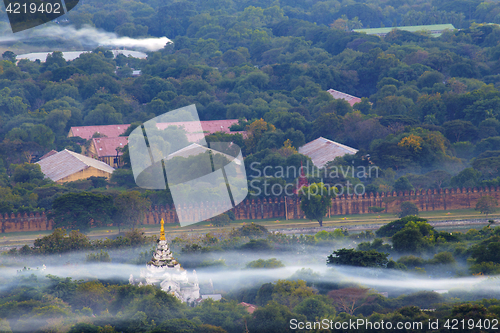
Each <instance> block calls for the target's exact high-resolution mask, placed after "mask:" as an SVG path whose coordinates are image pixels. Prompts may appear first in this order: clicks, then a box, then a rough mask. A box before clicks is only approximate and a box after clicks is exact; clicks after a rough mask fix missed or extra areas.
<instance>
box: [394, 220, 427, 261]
mask: <svg viewBox="0 0 500 333" xmlns="http://www.w3.org/2000/svg"><path fill="white" fill-rule="evenodd" d="M412 217H413V218H415V217H414V216H412ZM433 229H434V228H433V227H432V226H431V225H430V224H429V223H427V222H412V221H410V222H408V223H406V224H405V227H404V228H403V230H401V231H398V232H396V233H395V234H394V236H392V247H393V248H394V250H396V251H398V252H401V253H422V252H423V251H424V250H426V249H428V248H429V247H430V246H431V245H432V243H433V241H434V231H433Z"/></svg>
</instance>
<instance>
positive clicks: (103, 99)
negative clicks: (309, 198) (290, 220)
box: [0, 0, 500, 333]
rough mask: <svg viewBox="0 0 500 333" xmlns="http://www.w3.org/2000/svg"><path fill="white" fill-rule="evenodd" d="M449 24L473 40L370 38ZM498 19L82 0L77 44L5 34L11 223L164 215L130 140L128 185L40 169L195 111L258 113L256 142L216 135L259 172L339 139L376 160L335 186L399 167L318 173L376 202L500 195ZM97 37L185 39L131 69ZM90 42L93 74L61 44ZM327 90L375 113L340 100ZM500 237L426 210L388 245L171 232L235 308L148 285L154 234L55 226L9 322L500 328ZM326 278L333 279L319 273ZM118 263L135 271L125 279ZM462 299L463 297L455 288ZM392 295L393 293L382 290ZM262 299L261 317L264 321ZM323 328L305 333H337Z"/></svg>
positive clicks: (24, 275)
mask: <svg viewBox="0 0 500 333" xmlns="http://www.w3.org/2000/svg"><path fill="white" fill-rule="evenodd" d="M2 14H4V16H2V17H4V19H6V17H7V16H6V15H5V13H2ZM449 23H451V24H453V25H454V27H455V28H456V29H455V30H453V31H451V30H449V31H445V32H443V34H442V35H441V36H439V37H432V36H430V34H428V33H425V32H417V33H411V32H406V31H401V30H394V31H392V32H390V33H389V34H387V35H386V36H385V37H382V38H381V37H378V36H375V35H366V34H364V33H356V32H353V31H352V29H356V28H377V27H396V26H408V25H425V24H449ZM499 24H500V3H499V2H498V1H486V2H480V1H475V0H470V1H468V0H456V1H446V2H441V1H433V2H428V1H427V2H426V1H411V0H410V1H379V0H373V1H369V2H367V3H361V2H358V1H350V0H346V1H335V0H333V1H299V0H298V1H288V0H287V1H275V2H272V3H270V2H265V1H251V2H250V1H232V0H224V1H189V2H188V1H175V2H172V1H168V2H165V1H159V0H143V1H118V0H109V1H97V0H81V1H80V3H79V5H78V6H77V7H76V8H75V9H74V10H72V11H71V12H69V13H68V14H67V15H66V18H65V20H60V21H58V22H52V23H49V24H47V25H46V27H44V28H42V29H45V28H47V29H56V28H57V29H62V30H63V31H64V29H67V31H69V32H70V33H69V34H68V36H67V37H65V38H64V37H62V36H61V35H57V36H53V35H50V34H45V35H43V34H38V35H37V34H35V32H29V31H28V32H26V34H24V35H22V36H23V37H15V36H16V35H14V37H12V35H11V34H10V32H9V31H8V28H7V23H6V21H5V22H3V23H2V26H1V28H2V29H0V30H1V31H3V33H2V35H1V36H0V41H1V42H2V44H1V45H2V57H3V58H2V60H1V61H0V142H1V143H0V213H11V212H38V211H47V212H49V211H50V212H51V214H56V215H55V216H57V214H58V212H59V213H61V215H60V216H62V215H64V216H65V218H66V219H67V221H69V222H70V223H66V222H67V221H66V220H64V219H60V220H58V223H59V224H61V225H64V224H65V223H66V224H71V227H72V229H80V230H81V231H82V232H85V231H87V230H88V228H89V227H90V224H91V223H101V224H102V225H107V224H109V223H114V224H115V225H118V226H119V227H132V228H133V227H135V226H136V225H137V221H139V220H140V217H141V214H143V213H144V211H145V210H146V209H148V207H149V206H151V205H162V204H166V203H171V202H172V199H171V197H170V195H169V193H168V191H150V190H144V189H139V188H137V187H136V185H135V183H134V179H133V176H132V171H131V170H130V163H129V161H128V155H129V153H128V151H127V149H125V150H124V157H125V160H126V163H125V166H124V167H123V168H120V169H117V170H116V171H115V172H114V173H113V175H112V177H111V179H110V180H109V181H108V180H106V179H104V178H100V177H93V178H90V179H87V180H80V181H75V182H70V183H66V184H64V185H56V184H55V183H53V182H51V181H50V180H48V179H45V178H44V175H43V174H42V173H41V171H40V168H39V167H38V166H37V165H35V164H33V162H36V161H37V160H38V158H40V157H41V156H42V155H44V154H45V153H47V152H48V151H50V150H52V149H55V150H58V151H60V150H62V149H68V150H72V151H75V152H81V151H82V148H85V147H88V145H89V144H90V143H89V142H86V141H85V140H83V139H80V138H68V131H69V129H70V127H72V126H82V125H106V124H132V126H131V127H130V128H129V130H127V132H126V133H124V135H128V134H130V132H131V131H132V129H134V128H135V127H137V126H139V125H140V124H141V123H143V122H145V121H147V120H149V119H152V118H154V117H156V116H158V115H161V114H164V113H166V112H168V111H171V110H174V109H177V108H180V107H183V106H187V105H191V104H195V105H196V107H197V110H198V112H199V115H200V119H201V120H220V119H239V123H238V125H235V126H233V127H232V130H233V131H246V136H245V137H244V136H242V135H241V134H230V133H229V134H228V133H225V134H224V133H215V134H213V135H209V136H208V137H207V139H208V141H232V142H235V143H237V144H238V145H239V146H240V147H242V149H243V154H244V156H245V165H246V167H247V174H248V175H250V177H255V170H253V169H251V168H249V166H250V165H251V164H252V163H253V162H259V163H260V165H259V166H258V167H257V169H258V170H259V171H263V170H264V168H265V167H267V166H270V167H272V168H275V169H274V170H278V169H279V167H285V166H295V167H296V168H298V167H300V165H301V163H302V164H304V165H308V162H309V165H311V164H310V160H309V158H308V157H306V156H303V155H301V154H299V153H298V148H299V147H301V146H302V145H304V144H305V143H307V142H309V141H311V140H314V139H316V138H318V137H320V136H322V137H325V138H328V139H331V140H334V141H336V142H339V143H342V144H345V145H347V146H350V147H353V148H355V149H358V150H359V152H358V153H357V154H356V155H346V156H344V157H342V158H337V159H335V160H334V161H331V162H330V163H328V164H327V166H326V168H327V170H326V171H327V172H325V173H324V174H326V175H331V172H329V171H330V170H334V168H336V167H338V166H354V167H358V166H368V165H375V166H377V167H378V168H379V169H380V170H379V172H378V173H377V176H376V177H372V178H363V177H360V178H359V179H358V178H355V177H352V178H351V177H350V176H349V175H345V176H344V175H342V176H341V177H340V179H338V178H337V177H333V178H332V177H318V174H317V173H316V171H317V170H314V169H311V170H307V177H308V178H309V181H310V182H311V183H312V182H314V183H318V182H324V183H331V184H337V183H339V182H340V183H341V182H347V181H349V182H350V183H351V184H357V183H363V185H365V188H366V191H368V192H387V191H393V190H394V191H408V190H415V189H429V188H434V189H438V188H450V187H465V188H467V187H485V186H488V187H490V186H499V185H500V169H499V166H500V150H499V148H498V147H499V144H500V91H499V89H500V60H499V59H500V26H499ZM78 29H87V30H85V31H87V32H92V31H105V32H109V33H115V34H116V35H117V36H118V37H117V38H119V37H130V38H135V39H140V38H159V37H164V36H166V37H168V38H169V39H171V40H172V42H173V43H170V44H168V45H166V46H165V47H164V48H162V49H160V50H158V51H156V52H148V57H147V59H137V58H132V57H125V56H117V57H116V58H114V56H113V54H112V53H111V52H110V51H109V47H105V46H101V45H100V43H99V40H94V41H93V45H91V46H89V45H90V44H92V43H89V40H88V39H86V40H85V41H83V40H81V39H79V38H76V37H75V38H73V39H72V38H71V36H72V35H71V33H72V32H74V31H78ZM50 31H55V30H50ZM18 36H21V35H18ZM75 36H76V35H75ZM96 36H98V35H96ZM30 37H31V38H30ZM95 38H98V37H95ZM83 49H86V50H88V51H92V52H90V53H85V54H82V55H80V57H78V58H77V59H75V60H73V61H67V60H66V59H64V58H63V56H62V53H61V52H60V51H71V50H83ZM28 50H29V51H33V50H40V51H41V50H44V51H51V54H50V55H49V56H48V57H47V59H46V61H45V62H40V61H34V62H32V61H29V60H20V61H17V60H16V55H19V54H22V53H25V52H27V51H28ZM132 70H140V71H141V75H140V76H132ZM328 89H335V90H338V91H341V92H344V93H348V94H351V95H354V96H357V97H360V98H361V102H360V103H357V104H355V105H354V106H351V105H350V104H349V103H347V102H346V101H344V100H335V99H333V97H332V96H331V95H330V94H329V93H328V92H327V90H328ZM268 174H273V175H274V174H275V173H274V172H269V171H268ZM321 174H323V173H321ZM295 178H296V177H295V176H290V177H285V178H283V177H276V178H275V179H268V181H269V182H275V183H284V182H294V181H295V180H296V179H295ZM254 194H255V193H254ZM132 204H133V205H132ZM68 207H71V209H68ZM136 207H137V209H136ZM68 211H71V212H72V214H73V215H71V216H70V215H69V214H67V212H68ZM228 215H229V214H228ZM228 218H231V216H228ZM92 221H93V222H92ZM226 222H227V221H226ZM492 222H493V221H492ZM216 223H218V221H214V224H216ZM499 236H500V229H499V228H498V227H496V228H494V227H490V226H486V227H484V228H482V229H479V230H476V229H471V230H469V231H467V232H464V233H460V232H446V231H442V230H436V229H435V228H434V227H432V226H431V225H430V224H429V223H427V221H425V220H423V219H421V218H418V217H414V216H410V217H403V218H402V219H400V220H396V221H394V222H392V223H390V224H388V225H387V226H385V227H382V228H380V229H379V230H377V231H376V232H375V234H373V233H371V232H363V233H353V234H349V233H348V232H347V231H346V230H342V229H337V230H335V231H332V232H328V231H321V232H319V233H317V234H315V235H301V236H287V235H283V234H278V233H268V231H267V230H265V228H262V227H259V226H257V225H249V226H247V227H243V228H241V229H234V230H233V231H231V232H225V233H224V232H220V233H217V234H215V233H211V234H207V235H202V236H199V237H198V238H196V237H194V236H193V237H191V238H190V237H188V235H183V236H182V237H179V238H175V239H171V240H170V241H171V245H172V249H173V251H174V254H175V255H176V257H177V258H178V259H179V261H180V262H181V263H182V264H183V267H185V268H186V269H194V268H196V269H198V270H199V271H200V272H203V270H205V272H206V274H208V275H207V276H210V275H209V274H215V275H213V276H214V281H213V282H214V286H213V287H212V288H211V289H210V288H209V287H207V286H203V287H202V290H203V291H204V292H205V293H210V292H220V293H222V294H223V299H222V301H220V302H213V301H210V300H208V301H204V302H202V304H201V305H199V306H197V307H190V306H188V305H187V304H185V303H181V302H180V301H178V300H177V299H176V298H174V297H173V296H171V295H168V294H167V293H165V292H163V291H161V290H159V289H157V288H153V287H151V286H144V287H138V286H133V285H129V284H128V274H130V271H132V270H134V269H136V268H137V267H139V266H138V265H141V266H143V265H144V263H145V262H146V261H147V260H148V259H149V258H150V257H151V251H152V249H154V245H155V244H154V240H153V239H151V238H146V237H144V236H143V235H141V234H140V232H139V231H138V230H137V229H136V230H134V231H132V232H128V233H126V234H125V235H124V236H122V237H119V238H118V239H116V240H108V239H107V240H100V241H95V240H90V239H89V238H88V237H87V236H86V235H85V234H84V233H81V232H79V231H75V230H73V231H71V232H69V233H68V234H66V231H65V230H62V229H56V230H54V232H53V233H52V234H51V235H49V236H46V237H43V238H39V239H37V240H36V241H35V243H34V244H33V246H28V245H26V246H24V247H22V248H19V249H12V250H10V251H7V252H5V253H3V254H2V256H1V264H2V266H0V272H1V275H0V281H1V285H2V287H1V288H0V298H1V301H0V318H2V319H1V320H0V331H5V332H10V331H11V330H12V331H29V332H35V331H36V332H67V331H69V332H75V333H76V332H219V333H222V332H245V331H246V332H288V331H301V330H296V329H293V328H292V327H291V326H290V320H291V319H297V320H298V321H300V322H306V321H315V320H317V319H323V318H326V319H329V320H332V321H335V322H340V323H343V322H349V320H357V319H369V320H370V321H371V322H381V321H385V322H394V323H396V322H419V323H423V325H424V326H423V330H424V331H425V330H427V328H428V327H427V326H426V325H428V323H429V322H430V321H435V320H439V321H440V326H439V328H437V329H436V330H435V331H448V330H449V329H450V326H452V325H453V322H450V320H453V319H455V320H457V321H460V323H463V325H467V328H468V330H469V331H470V332H483V331H489V330H491V329H494V328H495V326H494V325H495V320H496V327H498V317H499V315H500V301H498V298H500V295H499V293H498V287H497V283H496V282H497V278H496V277H495V275H496V274H498V273H499V272H500V268H499V267H500V258H499V255H498V253H499V251H498V250H499V244H500V239H499ZM375 237H377V238H375ZM110 262H111V263H110ZM61 264H65V266H61ZM23 265H24V266H26V267H25V268H24V269H22V270H20V271H19V272H14V270H15V269H19V267H22V266H23ZM43 265H47V271H50V269H52V268H53V267H57V268H58V269H59V270H57V269H56V270H55V273H54V274H56V275H58V276H56V275H47V274H46V271H45V266H43ZM93 265H97V266H93ZM307 266H313V267H314V269H313V268H307V269H300V268H301V267H307ZM37 267H38V268H37ZM42 267H44V268H42ZM291 268H297V269H298V271H296V272H291V271H290V269H291ZM112 271H115V272H117V274H118V275H119V277H118V278H117V277H116V275H105V274H104V273H106V272H112ZM256 272H257V273H256ZM101 274H104V275H101ZM244 275H248V276H250V277H251V279H250V280H249V279H245V278H243V276H244ZM487 275H491V276H487ZM66 276H71V277H66ZM434 278H436V279H434ZM406 281H411V283H412V285H411V287H410V286H409V284H405V283H406ZM204 283H206V281H205V282H204ZM377 283H378V284H377ZM443 286H446V288H447V290H444V291H443V290H439V289H442V288H443ZM389 289H390V290H389ZM443 289H444V288H443ZM386 290H389V297H384V295H381V294H379V292H384V291H386ZM430 290H434V291H430ZM241 302H246V303H250V304H254V305H256V306H257V307H258V308H257V309H256V310H255V312H253V313H252V314H249V312H248V311H247V310H248V309H247V308H245V307H244V306H243V305H241V304H240V303H241ZM470 319H473V321H474V323H473V326H472V328H471V327H470V326H469V320H470ZM462 320H463V321H462ZM446 323H448V325H449V326H448V327H446V326H444V325H446ZM460 325H462V324H460ZM478 325H480V326H478ZM486 325H488V327H486ZM321 329H322V327H320V328H318V327H316V328H312V329H304V330H302V331H311V332H320V331H326V330H321ZM343 331H346V332H348V331H352V332H363V331H364V332H371V331H379V330H377V329H367V328H361V329H356V330H354V329H350V328H347V329H344V330H343ZM401 331H404V332H416V331H422V329H420V330H418V329H413V328H406V329H402V330H401ZM428 331H430V329H428Z"/></svg>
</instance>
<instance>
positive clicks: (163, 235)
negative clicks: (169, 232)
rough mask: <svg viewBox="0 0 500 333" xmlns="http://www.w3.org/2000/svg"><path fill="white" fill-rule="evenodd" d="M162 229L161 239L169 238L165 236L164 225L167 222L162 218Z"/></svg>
mask: <svg viewBox="0 0 500 333" xmlns="http://www.w3.org/2000/svg"><path fill="white" fill-rule="evenodd" d="M160 224H161V229H160V240H167V239H166V238H165V228H164V227H163V225H164V224H165V222H164V221H163V219H161V222H160Z"/></svg>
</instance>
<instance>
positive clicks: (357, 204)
mask: <svg viewBox="0 0 500 333" xmlns="http://www.w3.org/2000/svg"><path fill="white" fill-rule="evenodd" d="M483 195H490V196H493V197H495V198H496V199H497V200H498V201H499V202H500V187H496V188H493V187H492V188H479V189H477V188H473V189H470V188H469V189H465V188H464V189H451V190H448V189H446V190H423V191H416V192H413V191H412V192H410V193H407V192H405V193H401V192H400V193H396V192H392V193H377V194H376V195H373V194H369V195H362V196H357V195H352V196H348V195H343V196H340V197H337V198H335V199H334V200H333V201H332V206H331V207H330V209H329V211H328V213H327V216H333V215H349V214H367V213H368V207H370V206H378V207H384V208H385V212H388V213H395V212H397V211H398V209H399V205H400V204H401V203H402V202H403V201H411V202H413V203H415V204H416V205H417V206H418V208H419V210H420V211H433V210H451V209H467V208H474V207H475V206H476V202H477V201H478V200H479V198H480V197H481V196H483ZM216 208H217V206H216V205H215V206H214V205H207V206H204V205H201V207H194V206H186V207H181V209H183V210H184V211H185V212H186V213H187V214H189V215H190V216H191V217H193V218H195V217H196V216H197V212H198V211H199V209H203V210H205V211H206V210H209V211H211V210H212V211H216ZM232 211H233V212H234V215H235V217H236V219H237V220H244V219H274V218H276V219H284V218H285V213H286V215H287V217H288V219H303V218H305V216H304V213H302V211H301V209H300V204H299V200H298V198H297V197H295V198H286V207H285V198H275V199H247V200H245V201H243V202H242V203H240V204H239V205H237V206H236V207H235V208H233V209H232ZM162 218H163V219H164V221H165V223H175V222H177V221H178V219H177V213H176V211H175V209H174V207H173V206H168V205H167V206H158V207H154V209H152V210H150V211H149V212H148V213H147V214H146V216H145V218H144V221H143V224H159V223H160V220H161V219H162ZM0 225H1V228H2V229H1V230H2V233H7V232H16V231H40V230H52V226H53V223H52V221H47V217H46V216H45V213H42V214H38V213H37V214H34V215H33V214H29V215H28V214H17V215H14V214H11V215H8V214H6V215H1V214H0Z"/></svg>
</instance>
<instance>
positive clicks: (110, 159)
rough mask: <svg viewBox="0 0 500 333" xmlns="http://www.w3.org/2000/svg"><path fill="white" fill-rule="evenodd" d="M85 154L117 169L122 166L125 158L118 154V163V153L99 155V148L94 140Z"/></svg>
mask: <svg viewBox="0 0 500 333" xmlns="http://www.w3.org/2000/svg"><path fill="white" fill-rule="evenodd" d="M85 156H88V157H90V158H94V159H96V160H99V161H101V162H104V163H106V164H107V165H109V166H111V167H113V168H115V169H116V168H120V167H122V166H123V164H124V163H123V158H122V157H121V156H118V163H115V158H116V155H113V156H101V157H99V156H98V154H97V149H96V147H95V145H94V141H92V144H91V145H90V147H89V149H87V150H86V152H85Z"/></svg>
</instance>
